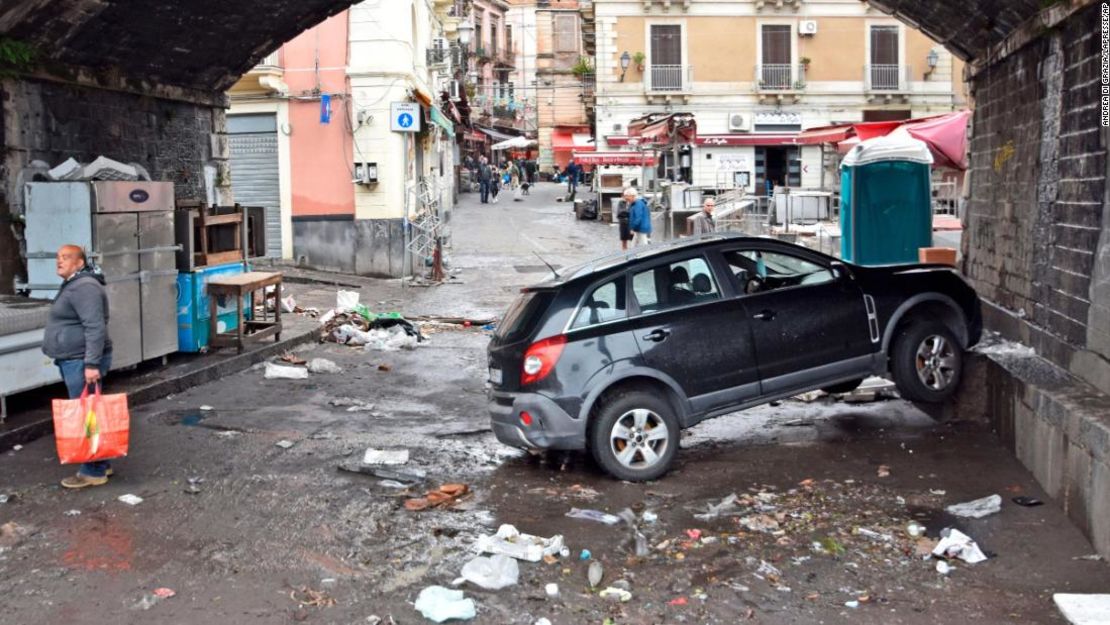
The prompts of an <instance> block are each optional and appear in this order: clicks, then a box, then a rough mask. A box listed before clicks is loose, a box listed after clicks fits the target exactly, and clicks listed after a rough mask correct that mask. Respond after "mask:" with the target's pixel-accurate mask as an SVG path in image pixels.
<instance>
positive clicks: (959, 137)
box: [903, 111, 971, 170]
mask: <svg viewBox="0 0 1110 625" xmlns="http://www.w3.org/2000/svg"><path fill="white" fill-rule="evenodd" d="M970 117H971V111H957V112H955V113H949V114H947V115H940V116H938V117H933V118H929V119H924V120H921V121H912V120H911V122H910V123H907V124H906V125H905V126H903V128H905V129H906V132H908V133H909V134H910V136H911V137H913V138H915V139H920V140H921V141H924V142H925V144H926V145H928V146H929V151H931V152H932V153H933V165H934V166H935V167H951V168H953V169H961V170H966V169H967V166H968V162H967V120H968V118H970Z"/></svg>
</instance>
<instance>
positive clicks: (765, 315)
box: [752, 310, 776, 321]
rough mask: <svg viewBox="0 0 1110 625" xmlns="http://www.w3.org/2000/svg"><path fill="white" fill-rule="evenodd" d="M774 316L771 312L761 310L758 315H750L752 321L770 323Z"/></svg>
mask: <svg viewBox="0 0 1110 625" xmlns="http://www.w3.org/2000/svg"><path fill="white" fill-rule="evenodd" d="M775 314H776V313H775V311H773V310H761V311H759V314H757V315H752V319H762V320H764V321H770V320H772V319H774V318H775Z"/></svg>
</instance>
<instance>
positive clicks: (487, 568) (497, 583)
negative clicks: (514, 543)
mask: <svg viewBox="0 0 1110 625" xmlns="http://www.w3.org/2000/svg"><path fill="white" fill-rule="evenodd" d="M460 574H461V575H462V577H463V579H465V580H466V581H468V582H470V583H472V584H477V585H479V586H481V587H482V588H485V589H486V590H500V589H502V588H505V587H506V586H512V585H513V584H516V583H517V580H518V579H520V565H518V564H517V563H516V560H514V559H512V558H510V557H509V556H506V555H503V554H495V555H493V556H490V557H488V558H487V557H485V556H478V557H476V558H474V559H473V560H471V561H469V562H467V563H466V564H464V565H463V567H462V571H461V572H460Z"/></svg>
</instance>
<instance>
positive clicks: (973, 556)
mask: <svg viewBox="0 0 1110 625" xmlns="http://www.w3.org/2000/svg"><path fill="white" fill-rule="evenodd" d="M940 536H941V539H940V542H939V543H937V546H936V548H934V549H933V555H934V556H937V557H940V558H949V559H951V558H959V559H961V560H963V561H964V562H967V563H968V564H975V563H977V562H983V561H984V560H986V559H987V556H985V555H983V552H982V551H980V550H979V545H977V544H975V541H974V540H972V539H971V537H970V536H968V535H967V534H964V533H963V532H961V531H960V530H958V529H955V528H945V529H944V530H942V531H941V533H940Z"/></svg>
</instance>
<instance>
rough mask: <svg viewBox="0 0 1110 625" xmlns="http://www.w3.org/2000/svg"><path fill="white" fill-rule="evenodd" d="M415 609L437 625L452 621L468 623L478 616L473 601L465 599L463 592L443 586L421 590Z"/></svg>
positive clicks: (414, 605)
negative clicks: (437, 624)
mask: <svg viewBox="0 0 1110 625" xmlns="http://www.w3.org/2000/svg"><path fill="white" fill-rule="evenodd" d="M413 607H414V608H416V611H417V612H420V613H421V614H423V615H424V618H426V619H428V620H430V621H435V622H436V623H442V622H444V621H449V620H451V619H458V620H460V621H468V620H470V619H472V618H474V615H475V614H476V610H475V607H474V600H473V599H466V598H464V596H463V591H461V590H451V589H450V588H444V587H443V586H428V587H427V588H425V589H424V590H421V591H420V594H419V595H417V597H416V603H414V604H413Z"/></svg>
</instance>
